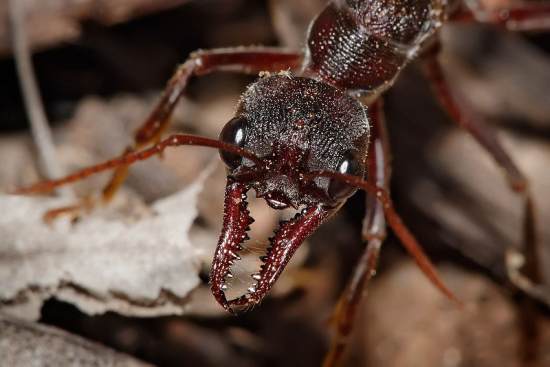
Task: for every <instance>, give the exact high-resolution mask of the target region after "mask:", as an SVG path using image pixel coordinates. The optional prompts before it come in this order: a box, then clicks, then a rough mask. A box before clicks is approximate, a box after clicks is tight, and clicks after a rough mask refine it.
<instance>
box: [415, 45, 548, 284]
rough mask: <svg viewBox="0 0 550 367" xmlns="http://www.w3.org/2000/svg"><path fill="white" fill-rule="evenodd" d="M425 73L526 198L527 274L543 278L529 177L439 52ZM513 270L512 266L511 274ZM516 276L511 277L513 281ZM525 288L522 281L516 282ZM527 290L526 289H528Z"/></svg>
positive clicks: (447, 105) (442, 100) (449, 109)
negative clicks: (459, 88) (456, 83)
mask: <svg viewBox="0 0 550 367" xmlns="http://www.w3.org/2000/svg"><path fill="white" fill-rule="evenodd" d="M424 66H425V72H426V75H427V77H428V79H429V80H430V82H431V84H432V86H433V88H434V91H435V94H436V96H437V97H438V99H439V101H440V103H441V105H442V106H443V108H444V109H445V110H446V111H447V113H448V114H449V115H450V116H451V118H452V120H453V121H454V122H455V123H457V124H458V125H460V126H461V127H462V128H463V129H465V130H466V131H467V132H469V133H470V134H471V135H472V136H473V137H474V138H475V139H476V140H477V142H478V143H479V144H481V146H482V147H483V148H484V149H485V150H486V151H487V152H488V153H489V154H490V155H491V156H492V157H493V159H494V160H495V162H496V163H497V164H498V165H499V166H500V167H501V168H502V169H503V170H504V172H505V174H506V176H507V179H508V184H509V186H510V188H511V189H512V190H513V191H515V192H517V193H518V194H519V195H522V196H523V198H524V209H523V210H524V215H523V218H524V222H523V241H524V245H523V246H524V251H525V264H524V266H523V270H524V272H525V274H526V275H527V276H528V277H529V278H530V279H531V280H532V281H533V282H534V283H539V282H540V280H541V274H540V268H539V261H538V259H539V249H538V241H537V238H536V233H537V228H536V217H535V205H534V200H533V198H532V196H531V192H530V189H529V183H528V180H527V178H526V177H525V176H524V175H523V173H522V172H521V171H520V170H519V168H518V167H517V165H516V163H515V162H514V161H513V160H512V158H511V157H510V155H509V154H508V153H507V152H506V150H505V149H504V147H503V146H502V145H501V143H500V141H499V140H498V137H497V134H496V132H495V131H494V130H493V129H492V128H491V126H489V125H487V124H486V123H485V121H484V120H483V119H482V118H481V117H480V116H477V115H476V114H475V113H474V111H471V110H470V109H469V108H468V107H467V106H465V105H464V104H463V102H462V101H463V98H461V96H460V95H458V93H457V92H456V91H454V90H452V88H451V87H450V85H449V83H448V82H447V81H446V79H445V76H444V73H443V70H442V68H441V65H440V64H439V61H438V60H437V52H434V53H431V54H430V55H427V58H426V59H425V65H424ZM511 270H513V269H508V271H509V273H510V272H511ZM513 279H514V278H513V277H511V280H512V281H513ZM515 285H516V286H518V287H519V288H520V289H523V288H522V287H521V286H520V284H515ZM524 290H525V289H524Z"/></svg>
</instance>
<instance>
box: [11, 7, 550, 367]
mask: <svg viewBox="0 0 550 367" xmlns="http://www.w3.org/2000/svg"><path fill="white" fill-rule="evenodd" d="M549 19H550V4H544V3H542V4H532V5H521V6H518V7H515V8H511V9H501V10H499V11H492V10H488V9H485V8H484V7H483V4H482V2H477V1H459V0H332V1H330V2H328V5H327V6H326V7H325V8H324V9H323V10H322V11H321V13H320V14H319V15H318V16H317V17H316V18H315V19H314V20H313V21H312V23H311V25H310V28H309V31H308V35H307V41H306V46H305V48H304V49H303V50H302V51H300V52H292V51H288V50H284V49H280V48H268V47H238V48H225V49H216V50H208V51H198V52H195V53H193V54H191V56H190V58H189V59H188V60H187V61H186V62H185V63H184V64H182V65H181V66H180V67H179V68H178V69H177V71H176V73H175V74H174V76H173V77H172V78H171V80H170V81H169V83H168V85H167V87H166V89H165V91H164V93H163V95H162V97H161V99H160V101H159V102H158V104H157V106H156V107H155V109H154V110H153V111H152V113H151V114H150V116H149V117H148V118H147V120H146V121H145V122H144V123H143V125H142V126H141V128H140V129H139V130H138V131H137V132H136V134H135V143H134V145H133V146H131V147H128V148H127V149H126V151H125V152H124V154H123V155H122V156H121V157H119V158H116V159H112V160H109V161H107V162H104V163H102V164H99V165H96V166H92V167H88V168H85V169H83V170H81V171H79V172H76V173H74V174H72V175H69V176H67V177H65V178H62V179H58V180H52V181H47V182H41V183H38V184H36V185H33V186H30V187H27V188H22V189H19V190H17V191H16V193H19V194H26V193H37V192H45V191H50V190H53V189H54V188H56V187H58V186H61V185H64V184H67V183H70V182H74V181H77V180H81V179H83V178H86V177H88V176H90V175H93V174H95V173H98V172H101V171H104V170H109V169H115V173H114V175H113V177H112V179H111V181H110V182H109V184H108V185H107V186H106V187H105V189H104V190H103V195H102V197H103V201H104V202H108V201H109V200H110V199H111V198H112V196H113V195H114V194H115V193H116V191H117V190H118V188H119V187H120V186H121V185H122V183H123V182H124V180H125V178H126V174H127V169H128V166H129V165H130V164H132V163H133V162H136V161H139V160H145V159H147V158H149V157H151V156H154V155H156V154H160V153H161V152H162V151H163V150H164V149H166V148H167V147H173V146H180V145H199V146H207V147H211V148H216V149H219V151H220V156H221V158H222V160H223V161H224V162H225V164H226V165H227V169H228V175H227V186H226V192H225V205H224V220H223V228H222V231H221V235H220V238H219V242H218V246H217V249H216V252H215V255H214V259H213V262H212V270H211V275H210V280H211V289H212V293H213V295H214V297H215V298H216V300H217V301H218V302H219V303H220V304H221V305H222V306H223V307H224V308H225V309H226V310H228V311H229V312H236V311H239V310H242V309H247V308H249V307H251V306H253V305H255V304H257V303H259V302H260V301H261V300H262V299H263V297H264V296H265V295H266V294H267V293H268V291H269V290H270V289H271V287H272V286H273V284H274V283H275V282H276V280H277V279H278V277H279V275H280V274H281V272H282V271H283V269H284V268H285V266H286V265H287V263H288V261H289V260H290V258H291V257H292V255H293V254H294V252H295V251H296V249H297V248H298V247H299V246H300V245H301V244H302V242H303V241H304V240H305V239H306V238H307V237H308V236H309V235H311V234H312V233H313V232H314V231H315V230H316V229H317V228H318V227H319V226H320V225H321V224H322V223H323V222H324V221H326V220H327V219H328V218H329V217H331V216H332V215H333V214H334V213H335V212H337V211H338V209H339V208H340V207H341V206H342V205H343V204H344V202H345V201H346V200H347V198H349V197H350V196H351V195H352V194H353V193H354V192H355V191H356V190H357V189H362V190H365V191H366V192H367V193H368V194H367V205H366V217H365V220H364V229H363V238H364V240H365V242H366V249H365V251H364V254H363V255H362V257H361V259H360V260H359V263H358V265H357V267H356V269H355V272H354V274H353V276H352V278H351V280H350V282H349V284H348V286H347V288H346V290H345V292H344V294H343V295H342V296H341V298H340V301H339V302H338V305H337V307H336V311H335V316H334V320H335V321H336V336H335V338H334V340H333V343H332V346H331V350H330V352H329V355H328V357H327V359H326V360H325V365H326V366H331V365H334V364H336V363H338V361H339V360H340V358H341V356H342V353H343V351H344V348H345V345H346V343H345V339H346V336H347V335H348V334H349V333H350V331H351V327H352V324H353V320H354V316H355V313H356V309H357V306H358V304H359V303H360V301H361V298H362V294H363V292H362V290H363V288H364V287H365V285H366V283H367V282H368V281H369V280H370V278H371V277H372V276H373V274H374V270H375V269H376V266H377V260H378V255H379V251H380V248H381V245H382V242H383V241H384V239H385V237H386V223H387V224H389V225H390V227H391V228H392V229H393V231H394V233H395V234H396V235H397V237H398V238H399V239H400V240H401V242H402V244H403V245H404V246H405V248H406V249H407V250H408V252H409V253H410V254H411V255H412V256H413V258H414V259H415V261H416V262H417V264H418V265H419V267H420V269H421V270H422V271H423V272H424V273H425V274H426V275H427V277H428V278H429V279H430V280H431V281H432V283H434V284H435V286H436V287H438V288H439V289H440V290H441V291H442V292H443V293H444V294H445V295H447V296H448V297H449V298H450V299H452V300H454V301H456V302H457V303H459V301H458V300H457V299H456V298H455V297H454V295H453V294H452V293H451V291H449V290H448V289H447V287H446V286H445V285H444V284H443V282H442V281H441V280H440V278H439V277H438V275H437V273H436V271H435V268H434V267H433V265H432V264H431V262H430V261H429V259H428V258H427V257H426V255H425V254H424V252H423V251H422V249H421V247H420V246H419V244H418V243H417V241H416V240H415V238H414V236H413V235H412V234H411V232H410V231H409V230H408V229H407V227H406V226H405V225H404V224H403V222H402V221H401V219H400V217H399V216H398V214H397V213H396V212H395V210H394V208H393V205H392V202H391V199H390V196H389V193H388V188H389V176H390V167H389V147H388V138H387V135H386V126H385V122H384V118H383V111H382V97H381V95H382V93H383V92H384V91H385V90H386V89H388V88H389V87H391V85H392V84H393V82H394V80H395V79H396V78H397V77H398V75H399V74H400V72H401V70H402V69H403V68H404V67H405V66H406V65H407V64H409V63H410V62H411V61H413V60H415V59H421V60H422V61H423V62H424V64H425V71H426V75H427V77H428V79H429V80H430V82H431V83H432V85H433V87H434V90H435V92H436V95H437V97H438V99H439V101H440V102H441V104H442V106H443V107H444V108H445V109H446V110H447V111H448V113H449V114H450V116H451V117H452V119H453V120H454V121H455V122H456V123H457V124H459V125H460V126H461V127H462V128H464V129H465V130H466V131H468V132H469V133H470V134H471V135H472V136H473V137H474V138H475V139H476V140H477V141H478V142H479V143H480V144H481V145H482V146H483V147H484V148H485V149H486V150H487V151H488V153H489V154H490V155H491V156H492V157H493V158H494V160H495V162H496V163H497V164H498V165H499V166H500V167H501V168H502V169H503V170H504V171H505V173H506V176H507V179H508V182H509V185H510V187H511V188H512V189H513V190H514V191H516V192H518V193H520V194H521V195H522V196H523V197H524V199H525V218H527V219H526V226H525V234H524V238H525V239H526V241H529V239H532V237H533V235H534V233H535V232H536V231H535V224H534V220H533V217H534V213H533V211H534V209H533V203H532V199H531V196H530V193H529V189H528V183H527V180H526V178H525V177H524V176H523V174H522V173H521V172H520V170H519V169H518V168H517V166H516V164H515V163H514V162H513V161H512V159H511V158H510V156H509V155H508V153H507V152H506V151H505V150H504V149H503V147H502V146H501V144H500V143H499V141H498V139H497V137H496V135H495V132H494V131H493V130H492V129H490V128H489V127H488V126H487V125H486V124H485V123H484V121H483V120H482V119H480V118H479V117H478V116H476V115H475V114H474V113H473V112H472V111H470V110H468V109H467V108H466V107H465V106H464V105H463V102H462V100H461V98H460V96H459V95H458V94H457V92H456V91H454V90H453V89H452V88H451V86H450V85H449V83H448V82H447V81H446V79H445V77H444V74H443V72H442V69H441V66H440V64H439V62H438V60H437V50H438V47H437V45H438V44H437V36H438V33H439V30H440V29H441V27H442V26H443V24H444V23H446V22H474V21H477V22H483V23H491V24H494V25H496V26H499V27H502V28H506V29H511V30H529V29H535V28H536V29H543V28H548V24H547V23H548V20H549ZM215 71H233V72H240V73H247V74H258V73H262V75H261V77H260V78H259V79H258V80H257V81H256V82H254V83H252V84H251V85H250V86H248V88H247V90H246V91H245V93H244V94H243V96H242V98H241V100H240V102H239V105H238V108H237V112H236V115H235V117H234V118H233V119H231V120H230V121H229V122H228V123H227V124H226V125H225V127H224V128H223V129H222V131H221V134H220V139H219V140H214V139H208V138H204V137H198V136H192V135H181V134H180V135H173V136H171V137H169V138H167V139H165V140H161V135H162V132H163V131H164V130H165V129H166V128H167V126H168V124H169V121H170V116H171V114H172V112H173V110H174V107H175V106H176V104H177V103H178V101H179V100H180V98H181V96H182V95H183V93H184V91H185V89H186V86H187V83H188V81H189V79H190V78H191V77H194V76H201V75H205V74H208V73H212V72H215ZM363 100H370V101H374V102H372V103H371V104H370V105H369V106H365V105H364V103H362V101H363ZM151 145H152V147H150V148H148V149H144V150H141V149H142V148H146V147H147V146H151ZM367 174H368V181H367V180H366V179H365V177H367ZM250 189H254V190H255V191H256V196H257V197H260V198H264V199H265V201H266V202H267V204H268V205H269V206H270V207H272V208H274V209H277V210H278V209H285V208H288V207H293V208H295V209H298V210H299V213H298V214H297V215H296V216H295V217H294V218H292V219H290V220H287V221H284V222H282V223H281V224H280V227H279V228H278V229H277V230H276V231H275V234H274V236H273V237H272V238H271V239H270V246H269V248H268V250H267V254H266V256H263V257H262V258H261V259H262V262H263V264H262V266H261V268H260V269H259V271H258V272H257V273H255V274H252V275H251V277H252V278H253V281H254V283H253V285H252V286H251V287H250V288H249V289H248V292H247V293H246V294H245V295H242V296H240V297H237V298H235V299H230V300H228V299H227V298H226V295H225V291H226V290H227V288H228V285H227V282H226V280H227V278H230V277H232V275H231V267H232V265H233V264H234V262H235V261H238V260H239V259H240V257H239V252H240V251H242V249H243V246H242V244H243V243H244V242H245V241H246V240H247V239H248V236H247V232H248V230H249V226H250V224H251V223H252V222H253V219H252V217H251V216H250V213H249V211H248V210H247V193H248V191H249V190H250ZM81 206H82V204H77V205H75V206H71V207H67V208H61V209H58V210H54V211H52V212H50V213H49V215H50V217H54V216H56V215H59V214H61V213H64V212H68V211H73V210H77V209H78V208H80V207H81ZM531 242H533V241H532V240H531ZM533 246H534V245H533Z"/></svg>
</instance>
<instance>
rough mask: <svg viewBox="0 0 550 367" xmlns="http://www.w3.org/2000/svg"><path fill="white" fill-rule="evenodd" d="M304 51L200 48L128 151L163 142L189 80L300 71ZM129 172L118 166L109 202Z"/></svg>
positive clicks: (77, 207)
mask: <svg viewBox="0 0 550 367" xmlns="http://www.w3.org/2000/svg"><path fill="white" fill-rule="evenodd" d="M302 61H303V54H302V53H300V52H291V51H286V50H283V49H278V48H268V47H238V48H224V49H216V50H209V51H197V52H195V53H193V54H191V57H190V58H189V59H188V60H187V61H186V62H185V63H183V64H182V65H181V66H179V67H178V69H177V70H176V72H175V73H174V75H173V76H172V78H171V79H170V81H169V82H168V85H167V86H166V89H165V90H164V92H163V94H162V96H161V98H160V100H159V102H158V103H157V105H156V107H155V108H154V109H153V111H152V112H151V114H150V115H149V117H148V118H147V119H146V120H145V122H144V123H143V124H142V126H141V127H140V128H139V129H138V130H137V131H136V133H135V135H134V144H133V145H132V146H130V147H127V148H126V150H125V151H124V154H126V153H130V152H134V151H136V150H138V149H140V148H143V147H145V146H148V145H151V144H154V143H157V142H159V140H160V138H161V135H162V133H163V132H164V131H165V130H166V129H167V128H168V125H169V123H170V117H171V116H172V112H173V111H174V108H175V107H176V105H177V103H178V102H179V100H180V99H181V97H182V95H183V94H184V92H185V89H186V87H187V84H188V82H189V79H190V78H191V77H193V76H202V75H205V74H209V73H212V72H216V71H231V72H239V73H244V74H257V73H260V72H262V71H268V72H277V71H282V70H298V69H299V68H300V67H301V66H302ZM127 174H128V166H127V165H122V166H119V167H117V168H116V170H115V172H114V173H113V176H112V178H111V180H110V181H109V183H108V184H107V185H106V186H105V188H104V189H103V194H102V199H103V202H104V203H107V202H109V201H110V200H111V199H112V197H113V196H114V195H115V193H116V192H117V191H118V189H119V188H120V186H121V185H122V183H123V182H124V180H125V179H126V176H127ZM92 206H93V202H92V201H91V200H90V199H87V200H83V201H82V202H81V203H78V204H76V205H72V206H68V207H65V208H58V209H54V210H51V211H49V212H48V213H46V215H45V219H46V220H47V221H48V220H52V219H54V218H55V217H57V216H59V215H61V214H65V213H72V212H76V211H79V210H80V209H84V208H91V207H92Z"/></svg>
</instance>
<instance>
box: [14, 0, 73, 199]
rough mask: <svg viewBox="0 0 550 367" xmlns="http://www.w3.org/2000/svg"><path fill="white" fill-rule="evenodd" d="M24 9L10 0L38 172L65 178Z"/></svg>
mask: <svg viewBox="0 0 550 367" xmlns="http://www.w3.org/2000/svg"><path fill="white" fill-rule="evenodd" d="M24 7H25V1H22V0H9V18H10V24H11V37H12V42H13V48H14V57H15V63H16V66H17V72H18V74H19V83H20V85H21V90H22V94H23V99H24V102H25V108H26V111H27V115H28V118H29V120H30V124H31V132H32V136H33V140H34V143H35V145H36V148H37V152H38V161H39V169H40V172H41V174H42V175H43V176H45V177H46V178H48V179H53V178H56V177H60V176H62V175H63V170H62V168H61V166H60V164H59V162H58V160H57V157H56V152H55V146H54V144H53V139H52V133H51V130H50V127H49V125H48V120H47V118H46V113H45V112H44V106H43V104H42V98H41V96H40V91H39V90H38V86H37V83H36V78H35V75H34V70H33V66H32V61H31V53H30V49H29V45H28V42H27V34H26V30H25V8H24ZM58 193H59V194H61V195H63V196H72V191H70V189H68V188H63V189H60V190H59V191H58Z"/></svg>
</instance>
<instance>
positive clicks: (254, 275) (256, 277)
mask: <svg viewBox="0 0 550 367" xmlns="http://www.w3.org/2000/svg"><path fill="white" fill-rule="evenodd" d="M252 279H254V280H260V279H262V276H261V275H260V274H252Z"/></svg>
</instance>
